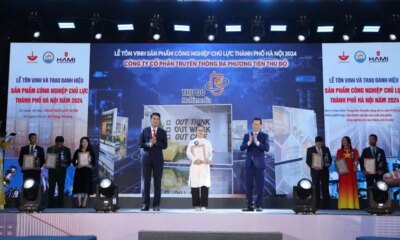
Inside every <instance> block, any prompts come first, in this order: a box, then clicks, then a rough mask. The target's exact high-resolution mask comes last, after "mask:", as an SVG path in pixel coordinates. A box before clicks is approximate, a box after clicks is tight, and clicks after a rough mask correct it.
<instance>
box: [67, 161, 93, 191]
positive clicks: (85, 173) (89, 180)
mask: <svg viewBox="0 0 400 240" xmlns="http://www.w3.org/2000/svg"><path fill="white" fill-rule="evenodd" d="M72 193H73V194H76V193H88V194H93V173H92V169H91V168H88V167H82V168H76V169H75V176H74V187H73V190H72Z"/></svg>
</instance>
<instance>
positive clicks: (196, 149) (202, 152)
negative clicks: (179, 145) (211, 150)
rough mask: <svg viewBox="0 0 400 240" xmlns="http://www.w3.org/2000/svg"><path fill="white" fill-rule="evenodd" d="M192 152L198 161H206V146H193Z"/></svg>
mask: <svg viewBox="0 0 400 240" xmlns="http://www.w3.org/2000/svg"><path fill="white" fill-rule="evenodd" d="M191 151H192V154H193V155H194V157H195V158H196V159H199V160H202V161H205V160H206V147H205V145H204V144H201V145H195V146H192V148H191Z"/></svg>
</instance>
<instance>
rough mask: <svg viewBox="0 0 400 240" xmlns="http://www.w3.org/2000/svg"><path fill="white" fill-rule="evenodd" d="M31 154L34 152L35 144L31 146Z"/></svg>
mask: <svg viewBox="0 0 400 240" xmlns="http://www.w3.org/2000/svg"><path fill="white" fill-rule="evenodd" d="M30 154H33V146H31V152H30Z"/></svg>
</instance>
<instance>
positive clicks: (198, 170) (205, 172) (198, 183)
mask: <svg viewBox="0 0 400 240" xmlns="http://www.w3.org/2000/svg"><path fill="white" fill-rule="evenodd" d="M196 143H197V144H196ZM195 145H204V146H205V151H206V158H207V159H208V160H210V161H212V157H213V148H212V145H211V142H210V141H208V140H207V139H205V138H195V139H193V140H191V141H190V142H189V144H188V147H187V149H186V156H187V157H188V158H189V160H190V161H191V165H190V173H189V186H190V187H192V188H198V187H202V186H206V187H210V186H211V171H210V164H204V163H202V164H194V161H195V160H196V157H195V156H194V155H193V153H192V150H191V149H192V146H195Z"/></svg>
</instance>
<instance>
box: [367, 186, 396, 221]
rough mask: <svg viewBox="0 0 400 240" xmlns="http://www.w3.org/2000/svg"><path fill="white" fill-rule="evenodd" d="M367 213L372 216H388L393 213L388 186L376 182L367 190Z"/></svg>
mask: <svg viewBox="0 0 400 240" xmlns="http://www.w3.org/2000/svg"><path fill="white" fill-rule="evenodd" d="M368 205H369V207H368V210H367V211H368V212H369V213H370V214H371V215H373V214H376V215H390V214H392V212H393V209H392V200H391V199H390V192H389V186H388V185H387V183H386V182H385V181H378V182H376V183H375V184H374V185H373V186H372V187H370V188H369V189H368Z"/></svg>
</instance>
